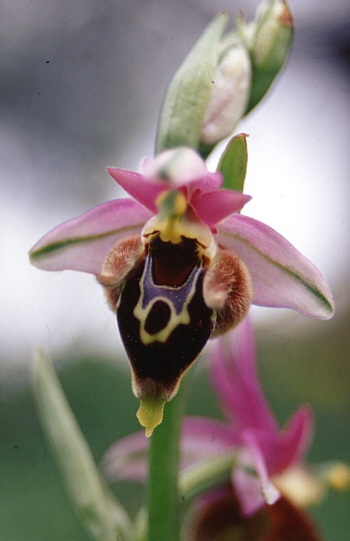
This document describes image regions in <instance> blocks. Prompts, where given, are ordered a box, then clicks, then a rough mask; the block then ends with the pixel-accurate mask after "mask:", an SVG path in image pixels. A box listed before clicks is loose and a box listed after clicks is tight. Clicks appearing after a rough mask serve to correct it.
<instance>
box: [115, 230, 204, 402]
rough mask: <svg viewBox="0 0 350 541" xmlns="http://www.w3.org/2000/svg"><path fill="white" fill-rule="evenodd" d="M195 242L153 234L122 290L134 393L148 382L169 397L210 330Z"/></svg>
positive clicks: (145, 389)
mask: <svg viewBox="0 0 350 541" xmlns="http://www.w3.org/2000/svg"><path fill="white" fill-rule="evenodd" d="M196 246H197V245H196V242H195V241H194V240H192V239H183V240H182V242H181V243H178V244H172V243H170V242H162V241H161V240H160V239H159V238H158V237H156V238H155V239H153V240H152V241H151V242H150V244H149V247H148V251H147V253H146V255H145V258H144V259H143V260H142V261H141V262H140V263H139V264H138V265H137V267H136V268H135V269H134V271H133V272H132V273H131V274H130V275H129V277H128V278H127V280H126V282H125V285H124V288H123V290H122V292H121V295H120V298H119V303H118V308H117V318H118V325H119V329H120V334H121V337H122V340H123V343H124V346H125V349H126V351H127V354H128V357H129V359H130V362H131V365H132V368H133V378H134V387H136V388H135V389H134V390H135V391H136V393H137V395H138V396H142V395H143V394H147V393H149V391H150V380H151V381H152V387H153V389H152V394H155V395H158V396H160V397H162V398H164V399H165V400H167V399H170V398H171V397H172V395H173V393H174V391H176V388H177V385H178V382H179V380H180V379H181V376H182V375H183V373H184V372H185V371H186V370H187V369H188V368H189V366H190V365H191V364H192V363H193V362H194V361H195V359H196V358H197V356H198V355H199V353H200V352H201V350H202V349H203V347H204V345H205V343H206V342H207V340H208V338H209V336H210V334H211V332H212V330H213V322H212V315H213V311H212V310H211V309H210V308H208V307H207V305H206V304H205V302H204V300H203V293H202V283H203V275H204V265H203V262H202V261H201V260H200V258H199V257H198V255H197V248H196Z"/></svg>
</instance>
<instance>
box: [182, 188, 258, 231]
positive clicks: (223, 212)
mask: <svg viewBox="0 0 350 541" xmlns="http://www.w3.org/2000/svg"><path fill="white" fill-rule="evenodd" d="M250 199H251V197H250V196H249V195H244V194H242V193H240V192H234V191H232V190H215V191H210V192H200V191H197V192H195V193H194V194H193V197H192V199H191V205H192V206H193V207H194V208H195V209H196V213H197V216H198V218H199V219H200V220H202V222H204V223H206V224H207V225H208V226H209V227H214V226H215V224H217V223H218V222H221V220H223V219H224V218H227V217H228V216H230V214H233V213H234V212H238V211H239V210H241V209H242V208H243V206H244V205H245V204H246V203H247V202H248V201H250Z"/></svg>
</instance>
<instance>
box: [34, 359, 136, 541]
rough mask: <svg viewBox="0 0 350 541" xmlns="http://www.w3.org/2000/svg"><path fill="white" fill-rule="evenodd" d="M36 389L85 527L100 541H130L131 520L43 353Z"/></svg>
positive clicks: (41, 413)
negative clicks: (104, 477)
mask: <svg viewBox="0 0 350 541" xmlns="http://www.w3.org/2000/svg"><path fill="white" fill-rule="evenodd" d="M33 386H34V397H35V400H36V404H37V408H38V413H39V417H40V419H41V422H42V426H43V428H44V431H45V434H46V436H47V438H48V441H49V443H50V446H51V449H52V452H53V455H54V457H55V459H56V463H57V466H58V468H59V470H60V472H61V474H62V477H63V478H64V481H65V484H66V487H67V490H68V493H69V495H70V497H71V499H72V501H73V503H74V505H75V507H76V509H77V511H78V513H79V515H80V518H81V520H82V523H83V525H84V527H85V528H86V530H87V531H88V532H89V533H90V535H91V536H92V538H94V539H96V540H97V541H129V540H130V535H131V523H130V520H129V517H128V515H127V513H126V511H125V509H124V508H123V506H122V505H121V504H120V503H119V502H118V501H117V500H116V499H115V498H114V496H113V495H112V493H111V492H110V491H109V489H108V487H107V485H105V484H104V482H103V481H102V478H101V477H100V474H99V472H98V469H97V467H96V465H95V462H94V459H93V456H92V454H91V451H90V448H89V446H88V444H87V442H86V440H85V439H84V436H83V434H82V433H81V430H80V428H79V426H78V423H77V421H76V419H75V417H74V414H73V412H72V410H71V409H70V406H69V404H68V402H67V399H66V397H65V395H64V393H63V389H62V387H61V384H60V382H59V380H58V378H57V376H56V374H55V372H54V369H53V367H52V365H51V363H50V361H49V359H48V358H47V357H46V355H45V354H44V353H43V352H41V351H39V352H38V353H37V359H36V363H35V366H34V381H33Z"/></svg>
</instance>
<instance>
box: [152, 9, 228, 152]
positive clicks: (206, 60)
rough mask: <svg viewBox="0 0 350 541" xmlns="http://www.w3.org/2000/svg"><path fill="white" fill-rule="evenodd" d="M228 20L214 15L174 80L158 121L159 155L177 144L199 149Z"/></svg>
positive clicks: (222, 15)
mask: <svg viewBox="0 0 350 541" xmlns="http://www.w3.org/2000/svg"><path fill="white" fill-rule="evenodd" d="M227 19H228V17H227V14H226V13H224V12H223V13H221V14H219V15H218V16H217V17H215V19H214V20H213V21H212V22H211V23H210V24H209V26H208V27H207V29H206V30H205V31H204V33H203V34H202V36H201V37H200V38H199V40H198V41H197V43H196V44H195V45H194V47H193V49H192V50H191V51H190V52H189V54H188V55H187V57H186V58H185V60H184V62H183V63H182V64H181V66H180V68H179V69H178V70H177V72H176V73H175V75H174V77H173V79H172V80H171V82H170V84H169V87H168V90H167V93H166V95H165V99H164V102H163V106H162V110H161V114H160V119H159V124H158V132H157V137H156V153H157V154H158V153H159V152H161V151H162V150H165V149H167V148H173V147H177V146H187V147H190V148H193V149H195V150H198V147H199V143H200V135H201V128H202V123H203V120H204V117H205V113H206V110H207V107H208V104H209V101H210V94H211V85H212V81H213V77H214V73H215V70H216V68H217V65H218V61H219V53H220V40H221V37H222V33H223V31H224V28H225V26H226V23H227Z"/></svg>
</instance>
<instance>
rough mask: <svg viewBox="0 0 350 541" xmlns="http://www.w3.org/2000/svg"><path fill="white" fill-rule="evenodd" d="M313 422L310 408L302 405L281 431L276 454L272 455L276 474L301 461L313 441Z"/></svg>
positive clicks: (271, 459) (271, 458)
mask: <svg viewBox="0 0 350 541" xmlns="http://www.w3.org/2000/svg"><path fill="white" fill-rule="evenodd" d="M312 424H313V419H312V412H311V410H310V408H308V407H307V406H300V407H299V408H298V410H297V411H296V412H295V413H294V415H293V417H292V418H291V419H290V420H289V422H288V425H287V427H286V428H285V429H284V430H283V431H282V432H280V435H279V440H278V442H277V444H276V448H275V449H274V452H273V453H274V456H271V457H270V461H271V462H272V464H273V468H274V471H273V474H274V475H275V474H278V473H282V472H283V471H284V470H286V469H287V468H289V467H290V466H293V465H294V464H296V463H298V462H300V461H301V459H302V457H303V456H304V454H305V453H306V451H307V449H308V447H309V445H310V442H311V436H312ZM271 473H272V472H271Z"/></svg>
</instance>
